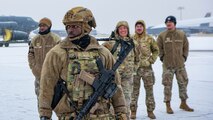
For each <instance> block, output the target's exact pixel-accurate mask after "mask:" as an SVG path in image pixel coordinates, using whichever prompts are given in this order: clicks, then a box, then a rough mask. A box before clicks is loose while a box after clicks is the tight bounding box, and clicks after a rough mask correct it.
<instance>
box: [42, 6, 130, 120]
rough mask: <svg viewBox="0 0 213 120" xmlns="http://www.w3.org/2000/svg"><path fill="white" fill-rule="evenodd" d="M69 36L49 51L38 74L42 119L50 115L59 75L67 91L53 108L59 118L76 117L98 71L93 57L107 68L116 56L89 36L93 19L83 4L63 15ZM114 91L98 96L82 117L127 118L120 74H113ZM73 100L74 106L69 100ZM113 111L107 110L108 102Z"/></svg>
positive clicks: (90, 119) (86, 119) (100, 119)
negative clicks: (110, 93)
mask: <svg viewBox="0 0 213 120" xmlns="http://www.w3.org/2000/svg"><path fill="white" fill-rule="evenodd" d="M63 23H64V25H65V27H66V31H67V33H68V36H67V37H66V38H65V39H64V40H62V42H60V43H59V44H58V45H56V46H55V47H54V48H53V49H51V50H50V51H49V53H48V54H47V56H46V59H45V62H44V65H43V68H42V75H41V86H40V87H41V88H40V95H39V113H40V117H41V120H49V119H51V116H52V108H51V103H52V99H53V94H54V87H55V86H56V84H57V82H58V81H59V79H60V78H61V79H63V80H65V81H66V85H67V89H68V94H69V96H68V94H64V95H63V96H62V98H61V99H60V101H59V103H58V104H57V106H56V107H55V108H54V111H55V113H56V115H57V116H58V118H59V120H70V119H71V118H73V119H75V118H76V113H77V112H79V110H80V109H81V108H82V105H83V104H84V103H85V102H86V101H87V100H88V99H89V97H90V96H91V94H92V93H93V88H92V86H91V84H92V83H93V82H92V81H94V80H95V79H94V78H95V77H97V76H98V75H99V70H98V67H97V64H96V59H97V58H101V60H102V62H103V65H104V67H105V68H106V69H108V70H109V69H111V68H112V66H113V64H114V62H115V60H114V58H113V56H112V55H111V53H110V52H109V51H108V50H107V49H106V48H105V47H103V46H101V45H99V44H98V42H97V40H96V39H95V38H94V37H92V36H90V35H89V33H90V32H91V30H92V27H93V28H95V27H96V22H95V19H94V17H93V14H92V12H91V11H90V10H89V9H87V8H84V7H75V8H72V9H71V10H69V11H68V12H67V13H66V14H65V16H64V19H63ZM115 83H116V84H117V88H118V89H117V92H116V93H115V94H114V95H113V97H112V98H110V99H104V98H103V97H99V100H98V101H97V103H96V104H95V105H94V106H93V107H92V109H91V110H90V111H89V113H88V114H87V115H85V116H84V120H115V118H117V119H118V120H126V119H127V115H126V112H127V111H126V106H125V99H124V94H123V91H122V88H121V82H120V78H119V74H118V73H116V74H115ZM70 101H72V102H73V103H74V104H75V106H76V107H77V110H75V109H74V107H73V106H71V104H70V103H69V102H70ZM111 105H112V106H113V108H114V113H113V114H111V113H110V106H111Z"/></svg>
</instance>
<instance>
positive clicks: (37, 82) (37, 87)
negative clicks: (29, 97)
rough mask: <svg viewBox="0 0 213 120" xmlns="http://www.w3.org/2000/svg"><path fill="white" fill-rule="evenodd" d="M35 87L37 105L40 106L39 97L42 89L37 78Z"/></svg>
mask: <svg viewBox="0 0 213 120" xmlns="http://www.w3.org/2000/svg"><path fill="white" fill-rule="evenodd" d="M34 86H35V94H36V97H37V104H39V102H38V97H39V89H40V78H35V81H34ZM37 106H38V105H37ZM38 108H39V106H38Z"/></svg>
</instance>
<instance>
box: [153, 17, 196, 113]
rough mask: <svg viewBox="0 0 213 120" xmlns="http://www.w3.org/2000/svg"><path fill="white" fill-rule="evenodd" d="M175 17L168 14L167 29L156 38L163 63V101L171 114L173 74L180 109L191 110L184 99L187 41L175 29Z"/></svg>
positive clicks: (183, 34) (185, 96) (186, 83)
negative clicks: (176, 84)
mask: <svg viewBox="0 0 213 120" xmlns="http://www.w3.org/2000/svg"><path fill="white" fill-rule="evenodd" d="M176 23H177V21H176V18H175V17H174V16H168V17H167V18H166V19H165V24H166V27H167V30H166V31H164V32H162V33H160V35H159V36H158V38H157V43H158V47H159V50H160V54H159V57H160V60H161V62H162V63H163V75H162V79H163V80H162V84H163V85H164V102H165V103H166V112H167V113H168V114H173V113H174V112H173V110H172V108H171V104H170V101H171V96H172V82H173V77H174V75H175V76H176V79H177V83H178V87H179V97H180V99H181V104H180V109H183V110H185V111H189V112H193V111H194V110H193V109H192V108H190V107H189V106H188V105H187V103H186V100H187V98H188V95H187V85H188V81H189V80H188V76H187V72H186V68H185V62H186V60H187V57H188V53H189V42H188V39H187V37H186V34H185V33H184V32H183V31H181V30H177V29H176Z"/></svg>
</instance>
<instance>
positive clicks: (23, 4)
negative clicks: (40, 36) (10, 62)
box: [0, 0, 213, 33]
mask: <svg viewBox="0 0 213 120" xmlns="http://www.w3.org/2000/svg"><path fill="white" fill-rule="evenodd" d="M75 6H83V7H87V8H89V9H90V10H91V11H92V12H93V14H94V16H95V19H96V22H97V28H96V29H97V30H98V31H99V32H102V33H110V32H111V31H112V30H114V28H115V25H116V23H117V22H118V21H120V20H126V21H127V22H128V23H129V25H130V29H131V31H132V32H133V31H134V30H133V29H134V23H135V22H136V21H137V20H139V19H143V20H145V22H146V24H147V26H153V25H158V24H162V23H163V22H164V19H165V18H166V17H167V16H168V15H174V16H176V18H177V19H180V10H178V9H177V8H178V7H180V6H182V7H184V9H183V10H182V13H183V14H182V19H193V18H199V17H203V16H204V15H205V14H206V13H207V12H212V13H213V0H1V7H0V15H5V16H7V15H15V16H30V17H32V18H33V19H34V20H35V21H39V19H41V18H42V17H48V18H50V19H51V20H52V22H53V29H64V26H63V24H62V19H63V16H64V14H65V13H66V12H67V11H68V10H69V9H71V8H72V7H75Z"/></svg>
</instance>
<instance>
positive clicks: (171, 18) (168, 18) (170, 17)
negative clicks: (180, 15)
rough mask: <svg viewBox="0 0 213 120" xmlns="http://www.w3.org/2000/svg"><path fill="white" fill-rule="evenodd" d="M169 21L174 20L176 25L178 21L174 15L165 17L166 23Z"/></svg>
mask: <svg viewBox="0 0 213 120" xmlns="http://www.w3.org/2000/svg"><path fill="white" fill-rule="evenodd" d="M168 21H171V22H173V23H174V24H175V25H176V23H177V21H176V18H175V17H174V16H171V15H170V16H168V17H167V18H166V19H165V23H167V22H168Z"/></svg>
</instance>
